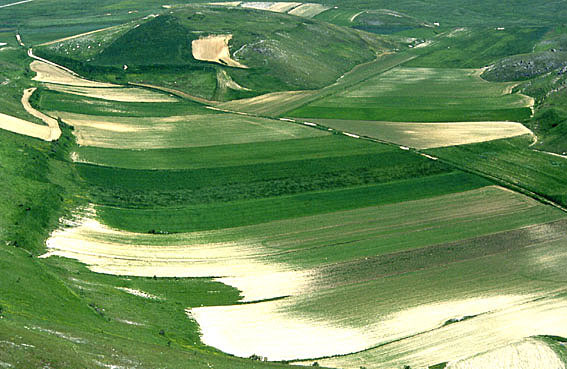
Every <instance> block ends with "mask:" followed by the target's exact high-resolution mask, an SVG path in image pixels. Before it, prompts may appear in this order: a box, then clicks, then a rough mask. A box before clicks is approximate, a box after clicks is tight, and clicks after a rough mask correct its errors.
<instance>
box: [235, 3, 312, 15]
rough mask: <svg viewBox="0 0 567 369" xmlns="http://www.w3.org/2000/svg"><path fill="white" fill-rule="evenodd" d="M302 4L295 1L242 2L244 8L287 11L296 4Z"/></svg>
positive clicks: (278, 11)
mask: <svg viewBox="0 0 567 369" xmlns="http://www.w3.org/2000/svg"><path fill="white" fill-rule="evenodd" d="M298 5H301V3H295V2H264V1H250V2H244V3H241V4H240V6H241V7H242V8H250V9H258V10H267V11H270V12H277V13H285V12H287V11H288V10H290V9H293V8H295V7H296V6H298Z"/></svg>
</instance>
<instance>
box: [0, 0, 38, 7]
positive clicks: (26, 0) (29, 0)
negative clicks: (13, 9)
mask: <svg viewBox="0 0 567 369" xmlns="http://www.w3.org/2000/svg"><path fill="white" fill-rule="evenodd" d="M32 1H33V0H23V1H17V2H15V3H11V4H5V5H0V8H7V7H9V6H14V5H20V4H25V3H29V2H32Z"/></svg>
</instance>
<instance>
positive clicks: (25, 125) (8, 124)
mask: <svg viewBox="0 0 567 369" xmlns="http://www.w3.org/2000/svg"><path fill="white" fill-rule="evenodd" d="M35 90H36V88H35V87H34V88H28V89H26V90H24V93H23V95H22V100H21V102H22V106H23V107H24V109H26V111H27V112H28V113H29V114H31V115H32V116H34V117H36V118H38V119H41V120H42V121H43V122H45V124H47V125H46V126H42V125H40V124H36V123H32V122H28V121H27V120H23V119H19V118H16V117H12V116H10V115H6V114H0V128H1V129H4V130H6V131H10V132H14V133H18V134H21V135H25V136H29V137H34V138H39V139H40V140H44V141H55V140H57V139H59V137H60V136H61V129H60V128H59V123H58V122H57V120H55V119H53V118H51V117H50V116H48V115H45V114H43V113H42V112H40V111H38V110H36V109H34V108H33V107H32V106H31V105H30V102H29V100H30V97H31V95H32V94H33V93H34V91H35Z"/></svg>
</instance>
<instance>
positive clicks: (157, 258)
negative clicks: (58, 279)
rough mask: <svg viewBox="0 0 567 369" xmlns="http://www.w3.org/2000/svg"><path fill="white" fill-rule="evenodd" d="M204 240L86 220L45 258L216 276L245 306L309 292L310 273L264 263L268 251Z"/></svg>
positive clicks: (116, 270)
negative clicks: (238, 294)
mask: <svg viewBox="0 0 567 369" xmlns="http://www.w3.org/2000/svg"><path fill="white" fill-rule="evenodd" d="M91 216H92V214H91ZM202 237H203V235H202V234H200V233H187V234H178V235H170V236H166V235H148V234H137V233H130V232H123V231H118V230H114V229H110V228H108V227H106V226H104V225H102V224H100V223H99V222H98V221H96V220H94V219H92V218H91V217H89V216H86V217H84V218H82V219H81V220H80V221H78V222H77V223H76V225H75V226H72V227H67V228H61V229H58V230H56V231H54V232H53V233H52V234H51V236H50V238H49V239H48V240H47V243H46V244H47V249H48V253H47V254H45V255H43V257H49V256H52V255H57V256H63V257H68V258H73V259H77V260H79V261H81V262H83V263H85V264H87V265H88V266H89V268H90V269H91V270H93V271H95V272H100V273H107V274H116V275H130V276H145V277H151V276H157V277H217V278H218V279H219V280H221V281H223V282H226V283H227V284H229V285H231V286H234V287H236V288H237V289H239V290H240V291H242V295H243V298H244V301H254V300H261V299H270V298H276V297H281V296H288V295H291V294H295V293H299V292H300V291H306V290H307V289H308V286H309V274H308V272H296V271H294V270H293V269H290V268H289V267H287V266H285V265H279V264H275V263H270V262H267V261H265V258H266V257H267V256H268V255H269V254H270V251H269V250H266V249H265V248H264V247H262V246H261V245H259V244H257V243H256V242H253V241H239V242H229V243H219V242H207V241H204V240H203V239H202ZM164 239H165V240H164ZM267 280H268V281H271V285H270V288H269V289H267V288H266V284H265V282H264V281H267Z"/></svg>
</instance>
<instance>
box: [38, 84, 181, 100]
mask: <svg viewBox="0 0 567 369" xmlns="http://www.w3.org/2000/svg"><path fill="white" fill-rule="evenodd" d="M47 87H48V88H49V89H50V90H54V91H58V92H64V93H68V94H74V95H79V96H86V97H91V98H95V99H102V100H109V101H120V102H175V101H177V99H176V98H175V97H173V96H170V95H166V94H162V93H157V92H154V91H149V90H145V89H142V88H136V87H133V88H131V87H128V88H126V87H119V88H100V87H81V86H66V85H57V84H51V83H48V84H47Z"/></svg>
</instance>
